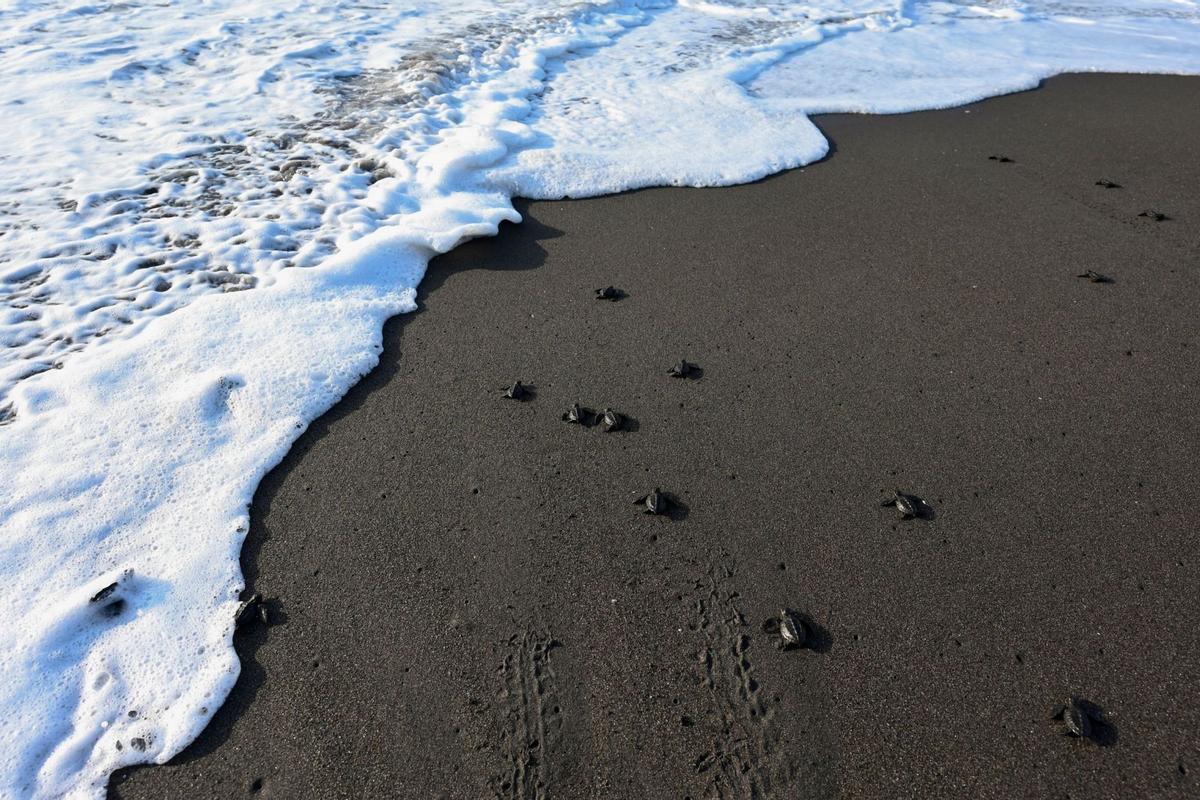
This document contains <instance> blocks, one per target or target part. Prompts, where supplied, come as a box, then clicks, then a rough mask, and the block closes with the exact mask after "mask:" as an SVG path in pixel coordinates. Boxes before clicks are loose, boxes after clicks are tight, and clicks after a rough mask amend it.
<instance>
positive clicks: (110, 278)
mask: <svg viewBox="0 0 1200 800" xmlns="http://www.w3.org/2000/svg"><path fill="white" fill-rule="evenodd" d="M1094 70H1104V71H1131V72H1163V73H1168V72H1169V73H1189V74H1196V73H1200V7H1198V4H1197V3H1196V2H1191V1H1190V0H1135V2H1127V3H1124V4H1122V6H1121V7H1120V8H1118V7H1116V6H1115V5H1114V6H1102V5H1099V4H1095V5H1093V4H1081V3H1075V4H1072V3H1066V2H1062V3H1060V2H1047V1H1040V2H1026V3H1020V2H1007V1H1006V0H994V1H993V2H984V1H983V0H981V1H980V2H977V3H967V2H911V1H910V2H898V1H897V0H876V1H875V2H870V1H868V0H840V1H835V0H825V2H821V3H819V4H802V3H788V2H778V1H774V0H758V1H757V2H755V1H753V0H678V2H669V1H667V0H662V1H661V2H632V1H629V2H616V1H614V2H598V3H585V2H573V1H571V2H568V1H566V0H560V1H559V2H520V1H516V2H506V3H486V2H480V1H479V0H439V2H416V0H412V1H411V2H397V3H386V4H378V3H362V2H354V1H353V0H323V1H322V0H317V1H315V2H312V1H310V2H302V1H301V0H263V2H256V3H251V4H247V3H242V2H234V0H208V1H207V2H200V0H194V2H179V3H159V2H151V1H150V0H134V1H133V2H125V3H107V2H92V3H86V2H67V3H63V2H45V1H43V0H10V2H8V3H6V4H4V6H3V8H0V108H2V109H3V111H4V120H3V123H0V124H2V125H3V130H4V134H5V135H4V139H5V144H4V146H3V150H2V151H0V295H3V302H4V305H3V307H2V308H0V471H2V474H3V475H4V476H5V481H4V490H3V492H2V493H0V601H2V603H3V607H4V608H5V609H6V611H7V615H6V618H5V621H4V622H3V623H0V720H2V721H0V797H2V798H56V797H71V798H92V797H103V796H104V793H105V786H106V783H107V780H108V775H109V774H110V773H111V772H112V771H113V770H114V769H117V768H119V767H121V766H124V765H128V764H133V763H139V762H162V761H165V760H167V759H169V758H170V757H171V756H173V755H174V754H176V753H178V752H179V751H180V750H181V749H182V748H183V747H184V746H185V745H187V743H188V742H190V741H191V740H192V739H193V738H194V737H195V736H196V735H197V734H198V733H199V731H200V730H201V729H202V728H203V727H204V725H205V724H206V723H207V722H208V720H209V719H210V718H211V716H212V714H213V713H214V711H215V710H216V709H217V707H218V706H219V705H220V704H221V702H222V700H223V699H224V698H225V696H226V695H227V693H228V692H229V690H230V688H231V686H232V685H233V682H234V681H235V680H236V677H237V674H238V662H237V659H236V656H235V654H234V651H233V648H232V635H233V619H234V614H235V610H236V608H237V605H238V595H239V592H240V591H241V589H242V586H243V584H242V576H241V573H240V570H239V566H238V552H239V550H240V548H241V544H242V541H243V539H244V537H245V533H246V530H247V526H248V517H247V514H248V508H249V503H250V500H251V497H252V495H253V493H254V490H255V488H256V486H257V484H258V482H259V481H260V479H261V478H262V476H263V475H264V474H265V472H266V471H267V470H268V469H270V468H271V467H272V466H273V465H274V464H276V463H278V461H279V460H280V459H281V458H282V456H283V455H284V453H285V452H286V451H287V449H288V447H289V446H290V445H291V444H292V443H293V442H294V441H295V440H296V438H297V437H298V436H299V435H300V434H301V433H302V432H303V431H304V430H305V428H306V427H307V425H308V424H309V423H311V422H312V421H313V420H314V419H315V418H316V417H318V416H319V415H321V414H322V413H323V412H324V411H326V410H327V409H328V408H329V407H330V406H332V405H333V404H334V403H335V402H337V400H338V399H339V398H340V397H341V396H342V395H343V394H344V393H345V392H346V391H347V390H348V389H349V387H350V386H352V385H353V384H354V383H355V382H356V381H357V380H359V379H360V378H361V377H362V376H363V375H364V374H365V373H366V372H367V371H369V370H370V369H371V368H372V367H373V366H374V365H375V364H376V362H377V360H378V355H379V351H380V349H381V329H382V323H383V321H384V320H385V319H387V318H388V317H390V316H392V315H395V314H399V313H403V312H406V311H411V310H413V309H414V308H415V288H416V286H417V285H418V283H419V282H420V280H421V278H422V276H423V274H424V271H425V265H426V263H427V261H428V260H429V258H431V257H432V256H433V255H434V254H436V253H439V252H444V251H446V250H448V249H450V248H452V247H454V246H455V245H456V244H457V243H459V242H461V241H463V240H465V239H468V238H471V237H477V236H487V235H491V234H494V233H495V232H496V230H497V228H498V226H499V224H500V223H501V222H502V221H505V220H508V221H513V222H515V221H519V215H518V214H517V213H516V212H515V211H514V210H513V207H512V205H511V202H510V200H511V198H512V197H514V196H517V195H523V196H527V197H535V198H553V197H565V196H571V197H582V196H587V195H595V194H600V193H605V192H613V191H620V190H623V189H629V188H634V187H640V186H649V185H694V186H712V185H725V184H733V183H739V182H744V181H748V180H753V179H756V178H759V177H762V176H764V175H767V174H770V173H772V172H776V171H778V170H781V169H786V168H789V167H794V166H799V165H802V164H806V163H810V162H812V161H814V160H816V159H819V158H820V157H822V156H823V155H825V153H826V152H827V149H828V144H827V142H826V141H825V139H824V138H823V137H822V136H821V134H820V132H819V131H818V130H817V128H816V127H815V126H814V125H813V124H812V123H811V122H810V120H809V115H811V114H813V113H818V112H825V111H861V112H900V111H911V110H918V109H924V108H934V107H944V106H950V105H954V104H959V103H963V102H967V101H971V100H976V99H980V98H983V97H987V96H990V95H995V94H1000V93H1003V92H1009V91H1015V90H1019V89H1025V88H1030V87H1033V86H1035V85H1036V84H1037V83H1038V81H1040V80H1041V79H1043V78H1045V77H1047V76H1050V75H1053V74H1056V73H1060V72H1067V71H1094ZM648 267H649V268H652V265H648Z"/></svg>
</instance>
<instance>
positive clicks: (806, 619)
mask: <svg viewBox="0 0 1200 800" xmlns="http://www.w3.org/2000/svg"><path fill="white" fill-rule="evenodd" d="M793 613H795V615H796V616H797V617H798V618H799V619H800V621H801V622H803V623H804V627H805V628H806V629H807V630H808V638H807V639H806V640H805V642H804V649H805V650H812V651H813V652H814V653H820V654H821V655H824V654H825V653H828V652H829V651H830V650H832V649H833V634H831V633H830V632H829V629H828V628H826V627H825V626H824V625H822V624H821V623H819V622H817V621H816V620H815V619H813V617H812V615H810V614H807V613H805V612H803V611H796V612H793Z"/></svg>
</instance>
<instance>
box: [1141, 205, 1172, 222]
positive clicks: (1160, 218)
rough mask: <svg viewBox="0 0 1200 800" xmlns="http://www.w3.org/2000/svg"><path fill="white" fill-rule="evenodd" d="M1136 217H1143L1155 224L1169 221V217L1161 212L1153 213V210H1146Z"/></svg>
mask: <svg viewBox="0 0 1200 800" xmlns="http://www.w3.org/2000/svg"><path fill="white" fill-rule="evenodd" d="M1138 216H1139V217H1145V218H1146V219H1150V220H1154V221H1155V222H1164V221H1166V220H1168V219H1170V217H1168V216H1167V215H1166V214H1164V213H1162V212H1161V211H1155V210H1154V209H1151V208H1148V209H1146V210H1145V211H1143V212H1142V213H1140V214H1138Z"/></svg>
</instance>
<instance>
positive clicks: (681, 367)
mask: <svg viewBox="0 0 1200 800" xmlns="http://www.w3.org/2000/svg"><path fill="white" fill-rule="evenodd" d="M697 370H699V367H697V366H696V365H695V364H692V363H690V362H688V361H685V360H684V359H680V360H679V362H678V363H676V364H675V366H673V367H671V368H670V369H669V370H667V374H668V375H670V376H671V377H672V378H691V377H693V376H694V375H695V374H696V372H697Z"/></svg>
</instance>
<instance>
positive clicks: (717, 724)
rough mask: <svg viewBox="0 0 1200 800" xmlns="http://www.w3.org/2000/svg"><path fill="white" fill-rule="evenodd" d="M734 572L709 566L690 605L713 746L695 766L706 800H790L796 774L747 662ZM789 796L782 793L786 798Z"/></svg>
mask: <svg viewBox="0 0 1200 800" xmlns="http://www.w3.org/2000/svg"><path fill="white" fill-rule="evenodd" d="M733 576H734V570H733V568H731V567H728V566H717V567H714V568H713V569H712V570H711V571H710V572H709V575H708V579H707V587H704V584H703V583H701V584H700V586H698V587H697V588H698V589H701V590H703V589H704V588H707V593H706V594H704V595H703V596H701V597H700V599H698V600H696V601H695V611H696V615H697V622H696V625H695V629H696V630H697V631H698V632H699V633H700V634H701V635H702V636H703V638H704V644H703V645H702V647H701V649H700V654H699V663H700V671H701V676H700V680H701V684H702V686H703V687H704V688H705V689H707V691H708V694H709V697H710V698H711V706H710V708H709V710H708V712H707V714H706V717H707V719H706V722H707V724H708V725H709V726H710V727H711V728H712V730H713V731H714V739H713V742H712V747H711V749H710V750H709V751H708V752H705V753H704V754H703V755H701V756H700V758H698V759H697V761H696V771H697V773H698V774H699V775H701V776H703V777H704V784H703V785H704V793H703V795H702V796H703V797H704V798H706V800H767V798H772V797H783V796H792V795H791V794H790V793H788V792H789V791H790V787H792V784H793V783H794V781H795V779H796V777H797V775H798V772H799V770H798V767H797V765H796V764H795V763H794V761H793V759H792V758H791V757H790V756H789V755H788V753H787V752H786V751H785V749H784V747H783V745H782V742H781V739H780V732H779V730H778V726H776V725H774V724H773V723H772V720H773V717H774V715H775V711H774V709H773V708H771V707H770V705H769V704H768V703H769V701H768V700H767V699H766V698H764V696H763V693H762V687H761V686H760V685H759V683H758V680H757V678H756V677H755V673H754V665H753V663H752V662H751V660H750V650H751V644H752V643H751V639H750V632H751V627H750V625H749V624H748V623H747V621H746V618H745V616H744V615H743V613H742V611H741V609H740V608H739V606H738V599H739V597H740V595H739V593H738V592H737V591H735V590H734V589H732V587H731V586H730V581H731V579H732V578H733ZM785 793H788V794H785Z"/></svg>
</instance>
